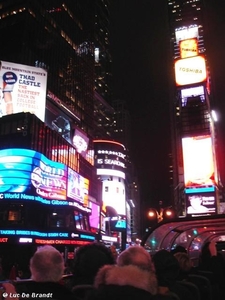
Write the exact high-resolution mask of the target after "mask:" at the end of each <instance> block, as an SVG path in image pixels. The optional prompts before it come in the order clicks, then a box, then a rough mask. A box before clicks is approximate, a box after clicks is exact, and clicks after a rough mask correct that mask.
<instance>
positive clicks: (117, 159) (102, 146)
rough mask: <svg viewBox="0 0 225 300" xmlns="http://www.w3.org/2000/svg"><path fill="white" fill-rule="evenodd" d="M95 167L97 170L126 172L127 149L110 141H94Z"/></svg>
mask: <svg viewBox="0 0 225 300" xmlns="http://www.w3.org/2000/svg"><path fill="white" fill-rule="evenodd" d="M94 149H95V166H96V167H97V169H113V170H118V171H122V172H124V169H125V167H126V166H125V158H126V154H125V147H124V145H122V144H120V143H118V142H115V141H110V140H94Z"/></svg>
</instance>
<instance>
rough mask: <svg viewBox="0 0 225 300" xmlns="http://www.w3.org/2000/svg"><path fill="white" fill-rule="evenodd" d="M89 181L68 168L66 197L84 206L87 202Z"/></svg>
mask: <svg viewBox="0 0 225 300" xmlns="http://www.w3.org/2000/svg"><path fill="white" fill-rule="evenodd" d="M88 192H89V180H88V179H87V178H84V177H83V176H81V175H80V174H78V173H77V172H75V171H73V170H72V169H70V168H68V188H67V196H68V197H69V198H71V199H73V200H76V201H78V202H80V203H82V204H84V205H87V202H88Z"/></svg>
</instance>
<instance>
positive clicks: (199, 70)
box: [175, 56, 207, 86]
mask: <svg viewBox="0 0 225 300" xmlns="http://www.w3.org/2000/svg"><path fill="white" fill-rule="evenodd" d="M206 78H207V72H206V64H205V58H204V57H202V56H194V57H188V58H182V59H179V60H177V61H176V62H175V81H176V85H177V86H183V85H188V84H194V83H199V82H203V81H206Z"/></svg>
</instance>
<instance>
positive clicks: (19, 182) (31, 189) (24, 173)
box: [0, 148, 67, 203]
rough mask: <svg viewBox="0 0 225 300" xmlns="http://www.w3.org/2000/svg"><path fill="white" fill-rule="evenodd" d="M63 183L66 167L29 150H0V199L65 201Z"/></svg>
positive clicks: (64, 184)
mask: <svg viewBox="0 0 225 300" xmlns="http://www.w3.org/2000/svg"><path fill="white" fill-rule="evenodd" d="M66 183H67V167H66V165H64V164H62V163H58V162H54V161H52V160H49V159H48V158H46V157H45V156H44V155H43V154H41V153H39V152H37V151H33V150H29V149H17V148H15V149H5V150H0V199H11V200H12V199H24V200H36V201H41V200H42V201H44V199H49V200H66ZM47 202H48V201H46V203H47Z"/></svg>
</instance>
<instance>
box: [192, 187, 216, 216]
mask: <svg viewBox="0 0 225 300" xmlns="http://www.w3.org/2000/svg"><path fill="white" fill-rule="evenodd" d="M186 207H187V215H194V216H197V215H198V216H199V215H205V214H215V213H216V197H215V192H214V193H213V192H212V193H197V194H187V195H186Z"/></svg>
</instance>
